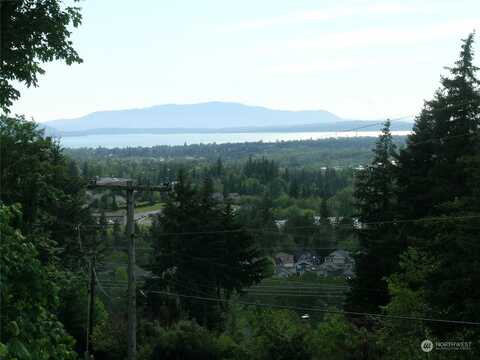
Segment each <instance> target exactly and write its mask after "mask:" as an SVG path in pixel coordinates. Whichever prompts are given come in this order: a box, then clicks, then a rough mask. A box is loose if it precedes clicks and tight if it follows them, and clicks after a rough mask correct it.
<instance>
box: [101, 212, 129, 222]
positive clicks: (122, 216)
mask: <svg viewBox="0 0 480 360" xmlns="http://www.w3.org/2000/svg"><path fill="white" fill-rule="evenodd" d="M92 217H93V219H94V220H95V222H96V223H97V224H100V219H101V217H102V214H101V213H94V214H92ZM105 220H106V221H107V224H109V225H113V224H119V225H125V224H126V223H127V215H126V213H125V212H124V211H120V212H106V213H105Z"/></svg>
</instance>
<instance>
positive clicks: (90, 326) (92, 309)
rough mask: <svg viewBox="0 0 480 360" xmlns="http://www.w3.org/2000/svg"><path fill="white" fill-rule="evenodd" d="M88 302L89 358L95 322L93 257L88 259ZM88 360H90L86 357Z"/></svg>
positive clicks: (87, 352) (87, 347)
mask: <svg viewBox="0 0 480 360" xmlns="http://www.w3.org/2000/svg"><path fill="white" fill-rule="evenodd" d="M89 267H90V289H89V294H90V300H89V301H88V315H87V319H88V325H87V346H86V349H87V351H86V352H85V353H86V354H87V356H90V352H91V351H92V336H93V323H94V320H95V256H92V257H91V258H90V266H89ZM87 359H89V360H90V358H88V357H87Z"/></svg>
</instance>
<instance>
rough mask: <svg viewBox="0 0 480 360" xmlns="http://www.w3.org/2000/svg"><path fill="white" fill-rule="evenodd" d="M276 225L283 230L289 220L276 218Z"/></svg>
mask: <svg viewBox="0 0 480 360" xmlns="http://www.w3.org/2000/svg"><path fill="white" fill-rule="evenodd" d="M274 222H275V225H276V226H277V228H278V230H280V231H282V230H283V229H285V225H286V224H287V220H285V219H281V220H275V221H274Z"/></svg>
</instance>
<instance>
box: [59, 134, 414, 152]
mask: <svg viewBox="0 0 480 360" xmlns="http://www.w3.org/2000/svg"><path fill="white" fill-rule="evenodd" d="M409 133H410V131H392V134H393V135H408V134H409ZM379 134H380V131H343V132H342V131H338V132H334V131H332V132H271V133H260V132H258V133H205V134H121V135H87V136H68V137H63V138H60V142H61V144H62V146H64V147H67V148H81V147H90V148H96V147H105V148H116V147H117V148H125V147H137V146H143V147H150V146H155V145H184V144H188V145H190V144H213V143H216V144H223V143H242V142H257V141H263V142H277V141H291V140H317V139H328V138H339V137H356V136H358V137H361V136H378V135H379Z"/></svg>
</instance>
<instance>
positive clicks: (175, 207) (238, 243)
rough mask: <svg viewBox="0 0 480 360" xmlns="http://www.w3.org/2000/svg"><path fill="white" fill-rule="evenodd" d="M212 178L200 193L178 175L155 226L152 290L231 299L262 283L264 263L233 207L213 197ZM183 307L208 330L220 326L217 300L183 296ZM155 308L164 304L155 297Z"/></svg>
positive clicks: (205, 181)
mask: <svg viewBox="0 0 480 360" xmlns="http://www.w3.org/2000/svg"><path fill="white" fill-rule="evenodd" d="M212 191H213V184H212V180H211V179H210V178H209V177H207V178H205V179H204V182H203V185H202V187H201V188H200V189H195V188H194V187H193V186H192V185H191V183H190V180H189V179H188V178H187V176H186V175H185V173H184V172H183V171H182V172H180V173H179V175H178V181H177V183H176V185H175V189H174V191H173V193H172V194H171V195H170V196H169V198H168V200H167V203H166V205H165V208H164V211H163V213H162V215H161V217H160V219H159V222H157V223H156V224H155V226H154V227H153V228H152V240H153V242H154V246H155V260H154V262H153V264H152V270H153V272H154V273H155V274H156V275H158V280H152V281H151V282H150V283H149V288H150V289H151V288H157V289H158V288H163V289H165V288H168V289H170V290H171V291H176V292H177V293H179V294H185V295H189V296H191V295H193V296H208V297H217V298H227V299H228V297H229V296H230V294H231V293H232V292H233V291H235V290H236V291H240V290H241V289H242V288H243V287H245V286H248V285H251V284H253V283H255V282H258V281H259V280H260V279H261V278H262V276H263V267H264V261H263V260H262V257H261V254H260V252H259V251H258V249H256V247H255V246H254V244H253V239H252V237H251V236H250V234H248V233H247V232H245V231H243V230H242V228H241V226H240V225H239V224H238V222H237V221H236V219H235V216H234V214H233V211H232V209H231V206H230V205H228V204H227V206H224V205H223V204H219V203H217V202H216V201H215V200H214V199H213V197H212ZM179 303H180V305H181V307H182V309H183V310H184V311H185V312H186V313H187V314H188V315H189V316H190V317H192V318H195V319H196V320H197V321H199V322H200V323H201V324H202V325H204V326H207V327H218V326H220V325H221V319H220V312H219V311H220V309H219V307H218V304H216V303H212V302H204V303H202V302H198V301H193V300H191V299H189V298H180V300H179ZM150 304H151V305H152V306H151V308H152V309H153V310H154V311H157V309H158V306H159V305H160V304H159V303H158V302H157V301H156V300H155V297H153V298H152V299H151V300H150Z"/></svg>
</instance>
